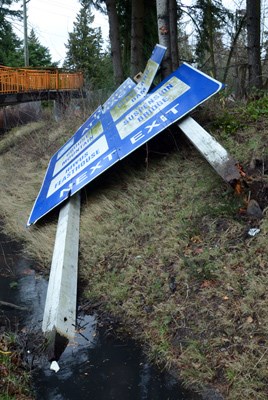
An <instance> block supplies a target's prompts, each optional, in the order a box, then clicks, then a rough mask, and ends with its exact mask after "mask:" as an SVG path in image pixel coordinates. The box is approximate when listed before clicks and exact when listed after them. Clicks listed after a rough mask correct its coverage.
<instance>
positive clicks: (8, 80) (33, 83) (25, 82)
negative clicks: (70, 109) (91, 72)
mask: <svg viewBox="0 0 268 400" xmlns="http://www.w3.org/2000/svg"><path fill="white" fill-rule="evenodd" d="M83 83H84V79H83V74H82V73H81V72H77V73H71V72H70V73H69V72H60V71H59V70H57V69H53V70H45V69H44V70H39V69H36V70H34V69H28V68H27V69H26V68H25V69H24V68H12V67H5V66H0V94H4V93H23V92H33V91H40V90H77V89H81V88H82V87H83Z"/></svg>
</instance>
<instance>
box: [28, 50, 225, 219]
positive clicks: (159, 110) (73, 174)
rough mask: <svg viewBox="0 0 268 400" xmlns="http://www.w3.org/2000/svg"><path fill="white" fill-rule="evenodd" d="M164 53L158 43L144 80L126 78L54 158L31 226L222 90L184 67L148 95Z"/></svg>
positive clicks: (33, 214) (211, 81) (212, 82)
mask: <svg viewBox="0 0 268 400" xmlns="http://www.w3.org/2000/svg"><path fill="white" fill-rule="evenodd" d="M164 52H165V48H163V47H162V46H159V45H157V46H156V47H155V49H154V52H153V54H152V56H151V58H150V60H149V61H148V64H147V66H146V68H145V71H144V74H143V77H142V80H141V81H140V82H139V83H138V84H137V85H136V84H135V83H134V82H133V81H132V80H131V79H130V78H129V79H127V80H126V81H125V82H124V83H123V84H122V85H121V86H120V87H119V88H118V89H117V90H116V91H115V92H114V94H113V95H112V96H111V97H110V98H109V99H108V100H107V101H106V103H105V104H104V105H103V106H99V107H98V108H97V110H96V111H95V112H94V113H93V114H92V115H91V116H90V117H89V118H88V120H87V121H86V122H85V123H84V124H83V125H82V126H81V127H80V128H79V129H78V130H77V132H76V133H75V134H74V135H73V136H72V137H71V138H70V139H69V141H68V142H67V143H66V144H65V145H64V146H63V147H62V148H61V149H60V150H59V151H58V152H57V153H56V154H55V155H54V156H53V157H52V158H51V160H50V163H49V166H48V169H47V172H46V175H45V178H44V181H43V184H42V187H41V189H40V192H39V194H38V197H37V199H36V201H35V204H34V206H33V209H32V212H31V215H30V217H29V220H28V223H27V225H28V226H29V225H31V224H33V223H35V222H36V221H37V220H39V219H40V218H41V217H42V216H44V215H45V214H47V213H48V212H49V211H50V210H52V209H53V208H54V207H56V206H57V205H58V204H60V203H62V202H63V201H64V200H66V199H67V198H68V197H69V196H72V195H73V194H74V193H76V192H77V191H79V190H80V189H81V188H83V187H84V186H85V185H87V184H88V183H89V182H91V181H92V180H93V179H95V178H96V177H97V176H99V175H100V174H102V173H103V172H104V171H105V170H106V169H108V168H109V167H111V166H112V165H113V164H115V163H116V162H117V161H119V160H121V159H123V158H124V157H126V156H127V155H128V154H130V153H131V152H133V151H134V150H135V149H137V148H138V147H140V146H141V145H142V144H144V143H146V142H147V141H148V140H149V139H151V138H152V137H154V136H155V135H157V134H158V133H160V132H161V131H163V130H164V129H165V128H167V127H168V126H169V125H171V124H173V123H174V122H176V121H178V120H179V119H180V118H182V117H183V116H185V115H186V114H188V113H189V112H190V111H191V110H193V109H194V108H195V107H197V106H198V105H200V104H201V103H203V102H204V101H205V100H207V99H208V98H209V97H211V96H212V95H214V94H215V93H217V92H218V91H219V90H220V89H221V88H222V87H223V84H222V83H220V82H218V81H216V80H215V79H213V78H211V77H209V76H208V75H205V74H204V73H202V72H200V71H198V70H197V69H195V68H193V67H192V66H190V65H188V64H182V65H181V66H180V67H179V68H178V69H177V70H176V71H175V72H173V73H172V74H171V75H169V76H168V77H167V78H166V79H165V80H164V81H162V82H161V83H160V84H159V85H158V86H156V87H155V88H154V89H153V90H151V91H149V89H150V87H151V83H152V81H153V79H154V76H155V74H156V72H157V70H158V68H159V64H160V63H161V60H162V57H163V55H164Z"/></svg>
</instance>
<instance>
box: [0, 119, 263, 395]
mask: <svg viewBox="0 0 268 400" xmlns="http://www.w3.org/2000/svg"><path fill="white" fill-rule="evenodd" d="M262 121H263V125H262V126H263V127H265V126H266V123H267V121H266V120H265V119H264V118H263V119H262ZM80 124H81V121H76V122H75V121H72V125H70V121H68V123H65V124H63V123H62V124H61V125H57V124H53V126H51V129H49V130H48V129H40V130H38V132H32V133H31V134H30V135H27V138H26V139H25V140H24V141H21V140H20V142H19V143H18V144H15V145H14V146H13V147H12V149H10V151H8V152H5V153H4V154H2V155H1V157H0V168H1V188H2V191H1V192H2V194H1V204H0V213H1V215H2V216H3V218H4V221H5V229H6V231H7V232H8V234H9V235H11V236H13V237H16V238H17V239H21V240H23V241H24V243H25V245H24V248H25V251H27V253H28V254H30V255H31V256H32V257H34V258H35V259H36V260H37V261H38V264H39V265H40V266H42V267H43V268H44V269H46V270H47V271H48V270H49V265H50V260H51V257H52V250H53V244H54V238H55V230H56V223H57V211H58V210H56V212H54V213H52V214H51V215H49V216H47V217H45V218H44V219H43V220H41V221H40V223H38V225H37V226H33V227H31V228H30V229H26V227H25V225H26V221H27V219H28V216H29V213H30V210H31V208H32V205H33V202H34V200H35V197H36V195H37V193H38V191H39V188H40V185H41V182H42V179H43V177H44V173H45V170H46V167H47V163H48V160H49V158H50V157H51V156H52V154H53V153H54V151H56V150H57V149H58V148H59V146H61V145H62V144H63V143H64V141H65V140H66V138H67V137H69V136H70V135H71V134H73V132H74V131H75V126H76V127H78V126H80ZM250 125H251V126H250V129H249V130H248V131H247V130H246V129H245V128H243V129H242V128H241V127H240V128H239V129H238V130H237V131H236V132H235V133H230V132H226V131H225V132H224V127H220V128H217V129H218V130H217V129H216V128H215V127H214V130H213V134H214V135H215V136H216V137H219V138H220V141H221V143H222V144H223V145H224V146H225V147H226V149H227V150H229V151H230V152H231V154H233V155H234V156H236V157H237V158H238V159H239V161H240V162H241V163H242V164H243V165H248V164H249V162H250V159H251V157H252V154H253V152H259V153H261V152H263V151H264V150H266V149H267V145H268V141H267V138H266V134H265V129H263V130H260V129H259V130H258V135H254V137H253V136H252V129H253V128H252V126H253V125H252V123H250ZM209 129H212V127H211V128H209ZM166 136H167V137H168V141H161V145H160V146H161V147H159V142H158V140H156V141H153V142H152V143H150V144H149V157H148V154H146V153H145V152H144V150H142V151H139V152H136V153H135V154H134V156H133V157H130V159H129V160H128V159H126V160H124V161H123V162H121V163H120V164H118V165H117V166H115V167H114V168H112V169H111V170H108V171H107V172H106V173H105V174H104V175H103V176H102V177H100V178H99V179H98V180H97V181H96V182H94V183H92V184H91V185H89V186H88V187H87V188H85V189H83V190H82V209H81V229H80V267H79V268H80V281H81V282H83V294H84V296H85V297H86V298H88V299H89V300H90V301H92V303H95V302H98V303H101V304H102V308H103V309H105V310H106V311H109V312H110V313H112V314H113V315H116V316H118V317H120V318H122V319H123V320H124V322H125V325H126V329H128V330H129V331H130V332H131V334H132V335H134V336H135V337H136V338H138V339H140V340H141V341H142V343H144V344H146V348H147V351H148V353H149V355H150V357H151V358H152V359H153V360H155V361H157V362H159V363H160V364H161V365H164V366H166V367H167V368H170V369H172V370H173V371H176V373H177V374H178V376H179V377H180V378H182V379H183V381H184V383H185V384H186V385H187V386H190V387H197V388H199V389H201V388H202V387H204V386H206V385H208V386H210V385H211V386H212V387H215V388H218V389H219V390H220V391H221V392H222V393H223V395H224V397H225V398H226V399H235V400H239V399H241V400H242V399H243V400H244V399H245V400H247V399H250V400H251V399H259V400H262V399H267V398H268V392H267V387H268V386H267V383H268V382H267V361H268V351H267V349H268V347H267V346H268V318H267V315H268V298H267V296H268V295H267V290H266V288H267V284H268V272H267V271H268V268H267V267H268V261H267V260H268V254H267V253H268V250H267V243H266V242H267V231H268V220H267V214H266V213H265V215H264V218H263V220H262V221H261V222H259V223H258V226H259V227H260V229H261V232H260V233H259V234H258V235H257V236H256V237H254V238H250V237H248V235H247V230H248V228H249V227H250V226H253V221H251V220H249V219H248V218H246V217H245V216H241V215H240V214H239V208H240V207H242V206H243V202H244V199H243V197H236V196H235V195H234V193H233V192H232V190H231V189H230V188H229V187H227V186H226V185H225V183H224V182H222V181H221V179H220V178H219V177H218V176H217V175H216V173H215V172H214V171H213V170H212V169H211V167H210V166H209V165H208V164H207V163H206V162H205V161H204V160H203V159H202V157H201V156H199V155H198V154H197V153H196V151H195V150H194V149H193V148H192V147H191V146H189V144H187V143H183V140H181V139H182V136H180V135H176V134H175V136H171V135H170V136H169V133H167V134H166ZM174 137H175V138H176V142H177V147H176V146H175V147H174V148H170V146H167V145H166V143H167V142H171V141H173V139H174ZM241 138H243V140H242V139H241ZM157 143H158V144H157ZM159 148H161V151H160V152H159ZM156 149H157V151H155V150H156ZM159 153H160V154H159ZM263 178H265V177H263Z"/></svg>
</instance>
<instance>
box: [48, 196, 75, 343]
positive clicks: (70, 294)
mask: <svg viewBox="0 0 268 400" xmlns="http://www.w3.org/2000/svg"><path fill="white" fill-rule="evenodd" d="M79 222H80V193H79V192H78V193H76V194H75V195H74V196H72V197H70V198H69V200H68V201H67V203H66V204H65V205H64V206H63V207H62V208H61V210H60V214H59V220H58V226H57V233H56V239H55V245H54V252H53V257H52V264H51V270H50V276H49V283H48V289H47V297H46V303H45V309H44V316H43V323H42V330H43V332H44V333H46V334H47V333H49V332H52V333H55V332H57V333H58V334H60V335H61V336H64V337H66V338H67V339H72V338H73V337H74V335H75V322H76V298H77V276H78V250H79Z"/></svg>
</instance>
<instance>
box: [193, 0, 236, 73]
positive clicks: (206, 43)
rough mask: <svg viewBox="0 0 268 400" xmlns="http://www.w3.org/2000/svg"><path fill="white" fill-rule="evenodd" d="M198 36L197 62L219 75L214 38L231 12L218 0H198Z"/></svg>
mask: <svg viewBox="0 0 268 400" xmlns="http://www.w3.org/2000/svg"><path fill="white" fill-rule="evenodd" d="M193 15H194V16H195V23H196V27H197V28H198V37H197V44H196V56H197V62H198V64H199V66H200V67H201V68H203V69H204V67H205V66H207V68H206V69H207V71H208V72H210V73H211V74H212V75H213V76H214V78H216V77H217V65H216V57H215V51H216V45H215V41H214V38H215V36H216V35H217V33H219V32H220V29H221V27H222V26H223V25H224V24H225V22H226V18H228V17H229V13H228V11H227V10H226V8H224V7H223V6H222V2H220V1H218V0H196V4H195V6H194V7H193Z"/></svg>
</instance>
